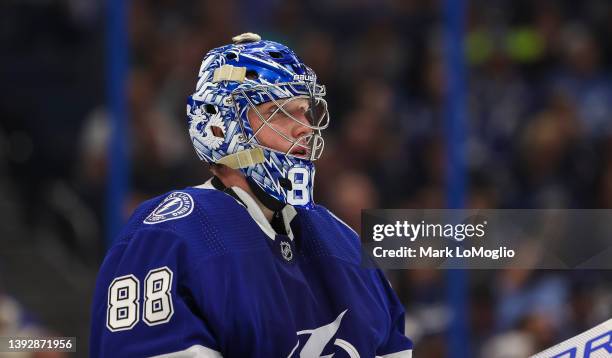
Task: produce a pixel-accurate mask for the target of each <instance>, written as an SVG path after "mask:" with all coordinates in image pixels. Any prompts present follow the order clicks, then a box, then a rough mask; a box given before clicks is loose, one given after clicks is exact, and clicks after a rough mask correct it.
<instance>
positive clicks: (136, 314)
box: [106, 274, 140, 332]
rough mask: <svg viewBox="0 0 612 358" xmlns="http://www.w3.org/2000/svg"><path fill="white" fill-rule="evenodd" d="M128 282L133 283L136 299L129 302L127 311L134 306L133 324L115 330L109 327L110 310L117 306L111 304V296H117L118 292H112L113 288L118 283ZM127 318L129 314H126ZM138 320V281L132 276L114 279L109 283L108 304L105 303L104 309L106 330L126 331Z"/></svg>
mask: <svg viewBox="0 0 612 358" xmlns="http://www.w3.org/2000/svg"><path fill="white" fill-rule="evenodd" d="M129 280H131V281H132V282H134V283H135V285H136V297H135V298H134V299H133V300H132V301H130V302H131V304H130V305H129V306H128V310H129V307H132V306H136V309H135V316H134V322H132V323H131V324H130V325H129V326H126V327H119V328H115V327H112V326H111V322H110V318H111V310H112V309H113V308H114V307H115V306H117V305H116V304H115V305H113V304H112V294H113V293H116V294H118V292H117V291H115V292H113V287H114V286H115V285H117V284H118V283H121V281H129ZM129 297H130V294H129V290H128V298H129ZM128 317H129V313H128ZM139 320H140V281H139V280H138V279H137V278H136V276H134V275H132V274H130V275H125V276H121V277H117V278H115V279H114V280H113V281H112V282H111V284H110V285H109V286H108V302H107V307H106V328H108V329H109V330H110V331H111V332H119V331H127V330H129V329H132V328H134V326H135V325H136V324H137V323H138V321H139Z"/></svg>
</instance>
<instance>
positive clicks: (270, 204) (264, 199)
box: [246, 177, 287, 212]
mask: <svg viewBox="0 0 612 358" xmlns="http://www.w3.org/2000/svg"><path fill="white" fill-rule="evenodd" d="M246 181H247V184H249V188H251V191H252V192H253V194H255V197H256V198H257V199H258V200H259V201H260V202H261V203H262V204H263V206H265V207H266V208H268V209H270V210H272V211H274V212H276V211H280V210H282V209H283V208H284V207H285V205H287V204H285V203H283V202H281V201H278V200H276V199H275V198H273V197H272V196H270V195H269V194H268V193H266V192H265V191H264V190H263V189H262V188H260V187H259V185H257V183H255V181H253V179H251V178H250V177H246Z"/></svg>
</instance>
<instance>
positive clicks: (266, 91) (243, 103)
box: [232, 82, 329, 161]
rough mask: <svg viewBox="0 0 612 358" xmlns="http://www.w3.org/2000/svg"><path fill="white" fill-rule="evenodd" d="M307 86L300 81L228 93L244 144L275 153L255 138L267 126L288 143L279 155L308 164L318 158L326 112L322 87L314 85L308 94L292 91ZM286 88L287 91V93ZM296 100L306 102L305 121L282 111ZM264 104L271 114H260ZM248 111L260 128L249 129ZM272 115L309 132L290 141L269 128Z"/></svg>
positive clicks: (274, 149) (280, 133)
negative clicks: (307, 162)
mask: <svg viewBox="0 0 612 358" xmlns="http://www.w3.org/2000/svg"><path fill="white" fill-rule="evenodd" d="M307 86H308V84H306V83H304V82H293V83H283V84H270V85H261V86H257V87H255V88H251V89H249V90H243V89H238V90H235V91H234V92H232V98H233V102H234V104H235V106H236V114H237V116H239V117H240V118H239V123H240V124H241V128H242V130H243V134H244V136H245V139H246V142H247V143H253V144H254V145H257V146H259V147H261V148H264V149H267V150H271V151H276V152H279V150H278V149H276V148H270V147H267V146H265V145H263V144H262V143H260V141H259V140H258V139H257V135H258V134H259V132H261V131H262V130H263V129H264V128H265V127H268V128H270V129H271V130H272V131H274V132H275V133H276V134H277V135H278V136H279V137H281V138H283V139H284V140H285V141H287V142H288V143H289V144H290V147H289V148H288V149H287V150H286V151H285V152H280V153H282V154H284V155H288V156H294V157H297V158H301V159H307V160H310V161H315V160H317V159H319V158H320V157H321V154H322V153H323V149H324V147H325V141H324V139H323V137H322V135H321V131H322V130H324V129H326V128H327V126H328V125H329V111H328V109H327V101H325V99H323V96H324V95H325V87H324V86H321V85H316V87H315V89H314V90H312V91H309V92H310V93H309V94H297V93H300V92H298V91H296V90H294V88H297V87H307ZM288 88H290V89H291V90H290V91H289V90H288ZM287 93H289V95H290V96H287ZM279 94H280V95H279ZM293 94H297V95H293ZM298 99H305V100H307V101H308V109H307V110H306V112H305V113H304V117H305V118H306V121H304V120H300V119H298V118H296V117H295V116H294V115H293V114H292V113H289V111H287V109H286V106H287V105H289V104H291V102H293V101H295V100H298ZM268 102H270V103H272V104H273V107H272V110H271V113H269V114H263V113H261V111H260V110H259V109H258V108H257V106H258V105H259V104H263V103H268ZM251 111H252V112H253V113H254V115H256V116H257V117H258V118H259V120H260V121H261V122H262V125H261V126H260V127H259V128H257V130H254V129H253V128H252V124H251V123H250V121H249V119H248V115H249V112H251ZM275 116H283V117H285V118H289V119H290V120H292V121H294V122H296V123H298V125H300V126H304V127H306V128H308V129H309V130H310V133H309V134H304V135H302V136H300V137H299V138H291V137H289V136H288V135H287V134H286V133H282V132H281V131H279V130H278V129H277V128H275V126H273V125H271V120H272V119H273V118H274V117H275ZM294 150H297V153H293V151H294ZM292 153H293V154H292Z"/></svg>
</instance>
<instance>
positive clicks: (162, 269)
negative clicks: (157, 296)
mask: <svg viewBox="0 0 612 358" xmlns="http://www.w3.org/2000/svg"><path fill="white" fill-rule="evenodd" d="M158 272H166V273H167V274H168V276H165V277H164V278H162V280H164V281H166V280H165V279H166V278H167V282H168V283H167V289H164V286H162V290H161V291H159V293H163V294H164V295H165V296H166V297H167V302H168V305H169V306H170V312H169V313H168V316H167V317H165V318H162V319H158V320H154V319H150V317H148V316H149V311H148V309H147V304H148V303H149V302H150V303H151V305H152V304H153V302H155V300H153V299H151V298H150V297H149V290H148V287H149V285H153V282H151V283H149V280H150V279H151V278H152V275H153V274H156V273H158ZM162 285H163V283H162ZM153 293H158V292H153ZM162 305H163V301H162ZM154 313H156V312H153V308H152V307H151V315H153V314H154ZM173 315H174V306H173V305H172V270H170V269H169V268H168V266H163V267H160V268H156V269H153V270H150V271H149V273H147V277H146V278H145V291H144V304H143V312H142V316H143V321H144V322H145V323H146V324H147V325H148V326H157V325H158V324H163V323H167V322H168V321H170V319H171V318H172V316H173Z"/></svg>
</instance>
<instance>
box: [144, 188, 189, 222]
mask: <svg viewBox="0 0 612 358" xmlns="http://www.w3.org/2000/svg"><path fill="white" fill-rule="evenodd" d="M192 211H193V198H192V197H191V195H189V194H187V193H184V192H182V191H176V192H174V193H172V194H170V195H168V196H167V197H166V198H165V199H164V200H163V201H162V202H161V203H160V204H159V205H158V206H157V207H156V208H155V210H153V212H152V213H151V214H149V216H147V218H146V219H144V221H143V223H145V224H157V223H161V222H164V221H168V220H174V219H180V218H183V217H185V216H187V215H189V214H191V212H192Z"/></svg>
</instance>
